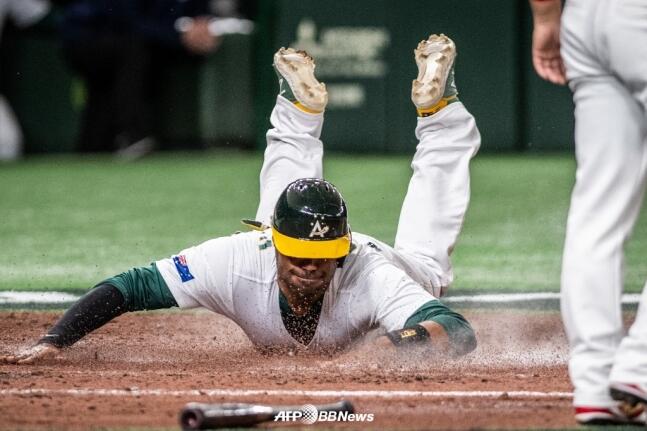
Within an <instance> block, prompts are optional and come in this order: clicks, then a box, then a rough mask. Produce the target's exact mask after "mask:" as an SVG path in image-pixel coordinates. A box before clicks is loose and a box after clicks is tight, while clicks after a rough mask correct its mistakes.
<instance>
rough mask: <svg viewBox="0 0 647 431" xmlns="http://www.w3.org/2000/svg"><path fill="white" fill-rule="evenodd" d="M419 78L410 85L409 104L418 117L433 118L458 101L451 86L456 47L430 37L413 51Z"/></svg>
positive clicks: (446, 38) (442, 35)
mask: <svg viewBox="0 0 647 431" xmlns="http://www.w3.org/2000/svg"><path fill="white" fill-rule="evenodd" d="M414 55H415V58H416V64H417V65H418V77H417V78H416V79H414V80H413V83H412V85H411V100H412V101H413V104H414V105H416V108H417V110H418V114H419V115H420V116H428V115H432V114H435V113H436V112H438V111H439V110H440V109H442V108H444V107H445V106H447V105H448V104H450V103H453V102H456V101H458V97H457V95H458V91H457V90H456V85H455V83H454V60H455V58H456V45H455V44H454V42H453V41H452V40H451V39H450V38H448V37H447V36H445V35H444V34H440V35H437V34H432V35H431V36H429V38H428V39H427V40H423V41H421V42H420V43H419V44H418V47H417V48H416V49H415V50H414Z"/></svg>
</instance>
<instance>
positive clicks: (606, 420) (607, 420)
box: [575, 404, 645, 425]
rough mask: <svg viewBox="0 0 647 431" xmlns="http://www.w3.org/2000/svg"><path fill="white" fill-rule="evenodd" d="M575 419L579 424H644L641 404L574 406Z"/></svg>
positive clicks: (643, 410)
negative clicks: (632, 406)
mask: <svg viewBox="0 0 647 431" xmlns="http://www.w3.org/2000/svg"><path fill="white" fill-rule="evenodd" d="M575 420H576V421H577V422H578V423H579V424H581V425H645V409H644V408H642V406H637V407H635V408H627V406H624V405H622V404H621V405H618V406H611V407H584V406H576V407H575Z"/></svg>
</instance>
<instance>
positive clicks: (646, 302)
mask: <svg viewBox="0 0 647 431" xmlns="http://www.w3.org/2000/svg"><path fill="white" fill-rule="evenodd" d="M561 31H562V33H561V46H562V56H563V58H564V61H565V64H566V70H567V77H568V79H569V83H570V84H569V85H570V87H571V89H572V90H573V92H574V94H573V98H574V101H575V120H576V121H575V144H576V157H577V174H576V182H575V187H574V189H573V193H572V197H571V206H570V210H569V214H568V223H567V232H566V243H565V246H564V258H563V268H562V298H563V299H562V314H563V319H564V324H565V327H566V332H567V334H568V338H569V341H570V344H571V358H570V364H569V370H570V375H571V379H572V381H573V384H574V386H575V399H574V403H575V405H585V406H607V405H609V404H611V403H612V402H613V401H612V400H611V398H610V396H609V393H608V388H609V382H610V381H621V382H634V383H641V384H647V290H644V291H643V295H642V298H641V303H640V308H639V311H638V316H637V318H636V321H635V323H634V324H633V326H632V327H631V329H630V331H629V335H628V336H624V337H623V335H624V333H623V332H624V331H623V324H622V316H621V304H620V298H621V294H622V291H623V282H624V279H623V271H624V267H623V266H624V246H625V242H626V241H627V239H628V238H629V236H630V234H631V231H632V229H633V227H634V224H635V222H636V219H637V217H638V213H639V210H640V207H641V204H642V201H643V195H644V191H645V179H646V172H647V171H646V168H647V1H644V0H568V1H567V2H566V7H565V10H564V13H563V16H562V30H561Z"/></svg>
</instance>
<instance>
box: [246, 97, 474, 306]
mask: <svg viewBox="0 0 647 431" xmlns="http://www.w3.org/2000/svg"><path fill="white" fill-rule="evenodd" d="M323 120H324V114H308V113H305V112H302V111H300V110H299V109H298V108H296V107H295V106H294V105H293V104H292V103H290V102H289V101H288V100H287V99H285V98H283V97H282V96H278V98H277V101H276V106H275V107H274V110H273V111H272V115H271V117H270V121H271V123H272V126H273V128H272V129H270V130H269V131H268V132H267V148H266V150H265V159H264V163H263V167H262V169H261V173H260V187H261V190H260V204H259V207H258V212H257V214H256V220H259V221H263V222H264V223H265V224H268V225H269V224H270V220H271V216H272V213H273V211H274V205H275V203H276V201H277V199H278V197H279V195H280V194H281V192H282V191H283V190H284V189H285V187H286V186H287V185H288V184H289V183H290V182H292V181H294V180H296V179H298V178H306V177H310V178H323V165H322V161H323V153H324V150H323V144H322V142H321V140H320V139H319V138H320V135H321V129H322V126H323ZM416 137H417V138H418V140H419V144H418V146H417V149H416V153H415V155H414V157H413V161H412V163H411V167H412V168H413V175H412V177H411V180H410V183H409V188H408V191H407V194H406V196H405V199H404V203H403V205H402V210H401V213H400V220H399V222H398V230H397V234H396V239H395V246H394V249H395V252H396V253H397V254H398V257H399V258H400V259H402V260H405V261H406V262H407V263H408V265H409V266H411V267H412V268H415V269H416V270H417V271H418V272H421V273H424V274H426V275H427V278H428V279H431V280H435V282H434V283H432V284H433V285H434V291H432V292H431V293H432V294H434V295H435V296H439V295H440V294H441V292H440V290H441V288H445V287H447V286H448V285H449V284H450V283H451V281H452V280H453V271H452V266H451V261H450V257H449V256H450V254H451V252H452V250H453V248H454V245H455V243H456V239H457V237H458V234H459V233H460V230H461V227H462V224H463V219H464V216H465V212H466V211H467V205H468V203H469V198H470V174H469V161H470V159H471V158H472V157H473V156H474V155H475V154H476V152H477V151H478V148H479V146H480V142H481V138H480V134H479V131H478V129H477V127H476V122H475V121H474V117H472V115H471V114H470V113H469V112H468V111H467V109H466V108H465V107H464V106H463V104H462V103H460V102H457V103H453V104H451V105H449V106H447V107H446V108H444V109H442V110H441V111H440V112H438V113H436V114H435V115H432V116H430V117H425V118H418V124H417V126H416ZM425 287H426V288H428V289H429V288H430V286H429V285H428V284H427V283H425Z"/></svg>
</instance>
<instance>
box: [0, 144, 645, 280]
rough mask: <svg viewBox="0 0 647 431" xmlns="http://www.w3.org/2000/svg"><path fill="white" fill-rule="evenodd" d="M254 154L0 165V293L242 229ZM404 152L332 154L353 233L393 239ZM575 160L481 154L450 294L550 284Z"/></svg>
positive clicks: (92, 273)
mask: <svg viewBox="0 0 647 431" xmlns="http://www.w3.org/2000/svg"><path fill="white" fill-rule="evenodd" d="M261 157H262V155H261V154H260V153H244V152H223V151H215V152H207V153H193V154H183V155H179V154H163V155H156V156H154V157H151V158H148V159H145V160H142V161H140V162H137V163H132V164H125V163H117V162H114V161H112V160H111V159H110V158H107V157H106V158H75V157H63V156H57V157H51V156H50V157H37V158H30V159H28V160H26V161H24V162H20V163H14V164H5V165H0V185H1V187H0V260H1V262H2V265H0V289H3V290H7V289H15V290H28V289H35V290H70V289H87V288H88V287H90V286H92V285H93V284H94V283H95V282H97V281H99V280H101V279H103V278H105V277H108V276H111V275H113V274H115V273H118V272H121V271H123V270H125V269H128V268H130V267H133V266H139V265H146V264H148V263H149V262H151V261H153V260H155V259H159V258H162V257H166V256H168V255H170V254H172V253H175V252H177V251H179V250H180V249H182V248H184V247H187V246H190V245H193V244H195V243H199V242H201V241H204V240H206V239H208V238H211V237H214V236H219V235H226V234H229V233H231V232H234V231H236V230H239V229H242V227H241V225H240V223H239V220H240V218H243V217H253V216H254V214H255V212H256V202H257V199H258V178H257V176H258V170H259V168H260V165H261ZM408 165H409V157H408V156H363V155H341V154H333V155H329V156H328V158H327V161H326V165H325V172H326V177H327V178H328V179H330V180H331V181H332V182H334V183H335V184H337V185H338V186H339V187H340V189H341V190H342V191H343V194H344V196H345V198H346V200H347V201H348V206H349V212H350V217H351V224H352V227H353V229H354V230H356V231H360V232H364V233H368V234H372V235H374V236H376V237H378V238H379V239H382V240H384V241H387V242H392V241H393V238H394V237H395V230H396V225H397V219H398V215H399V210H400V204H401V202H402V199H403V197H404V193H405V190H406V185H407V183H408V179H409V175H410V170H409V166H408ZM573 175H574V162H573V160H572V158H571V157H570V156H567V155H563V156H562V155H551V156H545V155H544V156H537V155H535V156H522V155H517V156H493V155H485V156H478V157H477V158H476V159H475V161H474V162H473V164H472V202H471V205H470V209H469V212H468V215H467V219H466V221H465V226H464V229H463V233H462V235H461V237H460V241H459V244H458V246H457V248H456V251H455V253H454V259H453V260H454V266H455V273H456V282H455V284H454V289H455V290H461V291H465V290H467V291H476V290H479V291H531V290H532V291H536V290H542V291H557V290H558V286H559V266H560V257H561V248H562V242H563V235H564V223H565V219H566V212H567V207H568V197H569V193H570V188H571V185H572V181H573ZM646 234H647V219H644V218H643V219H641V220H640V221H639V223H638V226H637V228H636V231H635V235H634V237H635V239H634V240H633V241H632V242H631V243H630V245H629V250H628V256H629V258H628V262H627V287H628V289H629V290H630V291H638V290H639V289H640V288H641V287H642V284H643V280H644V277H645V276H646V275H647V261H645V260H644V259H643V258H642V257H643V256H645V255H647V240H646Z"/></svg>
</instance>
